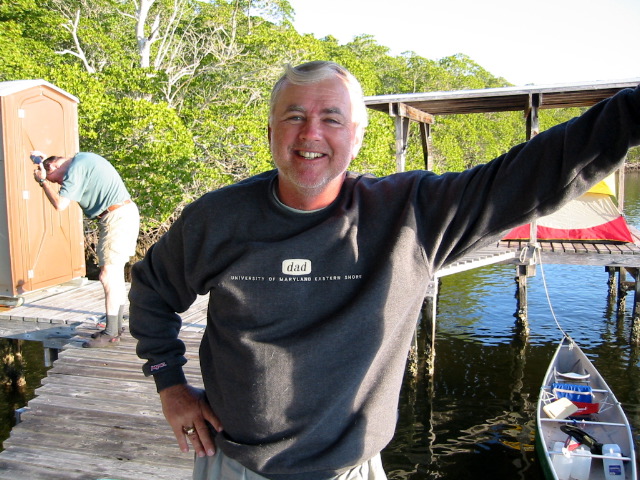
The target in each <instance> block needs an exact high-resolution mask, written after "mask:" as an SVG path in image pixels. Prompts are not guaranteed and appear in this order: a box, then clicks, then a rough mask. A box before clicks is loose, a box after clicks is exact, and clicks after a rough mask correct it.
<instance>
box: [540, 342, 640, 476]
mask: <svg viewBox="0 0 640 480" xmlns="http://www.w3.org/2000/svg"><path fill="white" fill-rule="evenodd" d="M536 450H537V452H538V458H539V459H540V461H541V466H542V469H543V471H544V474H545V478H547V479H548V480H569V479H576V480H587V479H588V480H601V479H602V480H637V473H636V460H635V449H634V445H633V437H632V435H631V427H630V425H629V421H628V419H627V416H626V415H625V413H624V411H623V410H622V406H621V405H620V403H619V402H618V400H617V399H616V397H615V395H614V394H613V391H612V390H611V388H609V386H608V385H607V383H606V382H605V380H604V378H602V375H600V373H599V372H598V370H597V369H596V368H595V367H594V366H593V364H592V363H591V361H589V359H588V358H587V357H586V356H585V354H584V353H583V352H582V350H580V347H578V345H577V344H576V343H575V342H574V341H573V340H572V339H571V338H570V337H569V336H568V335H565V336H564V337H563V338H562V341H561V342H560V344H559V345H558V348H557V350H556V352H555V354H554V356H553V359H552V360H551V363H550V364H549V368H548V369H547V373H546V374H545V377H544V381H543V382H542V386H541V388H540V395H539V397H538V405H537V412H536Z"/></svg>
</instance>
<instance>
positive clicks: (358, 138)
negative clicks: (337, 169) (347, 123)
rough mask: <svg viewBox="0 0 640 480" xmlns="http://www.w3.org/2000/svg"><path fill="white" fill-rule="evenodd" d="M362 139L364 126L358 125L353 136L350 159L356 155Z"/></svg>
mask: <svg viewBox="0 0 640 480" xmlns="http://www.w3.org/2000/svg"><path fill="white" fill-rule="evenodd" d="M363 140H364V128H360V127H358V128H357V129H356V131H355V134H354V136H353V148H352V149H351V160H353V159H354V158H356V157H357V156H358V152H359V151H360V148H361V147H362V141H363Z"/></svg>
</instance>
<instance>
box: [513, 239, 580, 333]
mask: <svg viewBox="0 0 640 480" xmlns="http://www.w3.org/2000/svg"><path fill="white" fill-rule="evenodd" d="M532 246H533V247H534V248H535V249H536V250H535V252H534V254H533V258H536V257H537V262H538V264H539V265H540V273H541V276H542V285H543V286H544V293H545V295H546V296H547V304H548V305H549V310H550V311H551V316H552V317H553V320H554V321H555V322H556V326H557V327H558V329H559V330H560V331H561V332H562V334H563V335H564V336H565V337H569V335H567V333H566V332H565V331H564V330H563V329H562V327H561V326H560V322H559V321H558V317H556V312H554V310H553V305H552V304H551V297H550V296H549V288H548V287H547V278H546V277H545V275H544V268H543V266H542V251H541V250H540V247H539V246H538V245H532ZM528 248H529V247H528ZM524 250H526V249H524ZM521 255H522V253H521Z"/></svg>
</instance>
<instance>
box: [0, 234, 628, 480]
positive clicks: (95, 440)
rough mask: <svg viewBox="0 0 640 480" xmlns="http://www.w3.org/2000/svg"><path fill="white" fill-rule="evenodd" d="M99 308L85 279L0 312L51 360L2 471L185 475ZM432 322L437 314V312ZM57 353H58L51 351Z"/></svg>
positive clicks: (174, 479)
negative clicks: (99, 340)
mask: <svg viewBox="0 0 640 480" xmlns="http://www.w3.org/2000/svg"><path fill="white" fill-rule="evenodd" d="M633 233H634V236H635V237H636V244H627V245H593V244H583V245H580V244H578V245H576V244H571V245H565V244H558V243H554V244H545V243H542V244H541V245H540V247H541V251H542V255H543V257H542V258H543V261H544V262H545V263H569V264H584V265H613V266H617V267H619V268H627V267H628V268H631V267H638V266H640V256H638V255H640V246H639V245H640V235H639V233H638V232H637V231H634V232H633ZM525 246H526V244H521V243H518V242H510V243H505V242H501V243H498V244H496V245H494V246H492V247H489V248H485V249H481V250H479V251H477V252H474V254H473V255H470V256H468V257H466V258H463V259H462V260H460V261H459V262H456V263H455V264H453V265H449V266H448V267H447V268H445V269H443V270H442V271H440V272H438V276H445V275H451V274H453V273H458V272H462V271H466V270H471V269H474V268H478V267H480V266H485V265H491V264H496V263H512V264H515V265H517V264H519V263H520V262H521V260H522V259H521V257H520V256H521V253H522V251H523V248H524V247H525ZM206 300H207V298H206V297H201V298H199V299H198V301H197V302H196V304H194V306H193V307H192V308H191V309H190V310H189V311H188V312H186V314H184V315H183V330H182V332H181V338H182V339H183V340H184V341H185V343H186V344H187V358H188V359H189V362H188V363H187V365H186V366H185V373H186V375H187V378H188V380H189V381H190V382H191V383H192V384H193V385H196V386H200V385H201V384H202V380H201V376H200V367H199V359H198V346H199V343H200V340H201V337H202V333H203V331H204V324H205V319H206V313H205V312H206ZM102 311H103V293H102V287H101V285H100V284H99V283H98V282H81V283H80V284H73V283H72V284H68V285H61V286H56V287H52V288H51V289H48V290H43V291H41V292H37V293H35V294H32V295H30V296H28V297H27V298H26V299H25V303H24V305H22V306H19V307H15V308H12V309H10V310H6V311H1V312H0V336H2V337H5V338H21V339H27V340H37V341H41V342H43V344H44V346H45V348H46V349H47V351H49V350H50V351H51V352H56V353H57V352H59V354H57V355H53V354H52V355H51V356H50V358H51V360H55V361H54V362H53V366H52V368H51V369H50V370H49V371H48V373H47V376H46V377H45V378H44V379H43V380H42V386H41V387H40V388H38V389H37V390H36V396H35V398H33V399H32V400H31V401H30V402H29V404H28V407H27V408H26V409H25V411H24V412H22V413H21V420H22V421H21V422H20V423H19V424H18V425H16V426H15V427H14V428H13V430H12V431H11V435H10V437H9V439H7V440H6V441H5V442H4V451H3V452H1V453H0V479H11V480H15V479H18V478H20V479H21V478H25V479H26V478H28V479H30V480H38V479H61V478H64V479H87V480H88V479H93V480H95V479H118V480H142V479H144V480H147V479H159V480H163V479H167V480H178V479H188V478H191V472H192V464H193V457H192V454H191V453H189V454H182V453H181V452H180V451H179V450H178V447H177V444H176V441H175V438H174V436H173V433H172V432H171V430H170V428H169V426H168V424H167V423H166V422H165V419H164V416H163V414H162V412H161V406H160V400H159V397H158V395H157V393H156V390H155V384H154V382H153V380H152V379H150V378H146V377H144V376H143V374H142V372H141V366H142V361H141V360H140V359H139V358H138V357H137V356H136V353H135V340H134V339H133V338H132V337H131V336H130V335H129V334H128V333H126V334H125V335H124V336H123V339H122V341H121V342H120V345H119V346H118V347H116V348H106V349H83V348H82V347H81V343H82V340H83V339H85V338H87V337H88V336H89V335H90V334H91V333H93V332H95V331H96V330H97V329H96V326H95V322H94V321H93V320H91V317H92V316H96V315H99V314H100V313H101V312H102ZM434 323H435V322H434ZM56 358H57V359H56Z"/></svg>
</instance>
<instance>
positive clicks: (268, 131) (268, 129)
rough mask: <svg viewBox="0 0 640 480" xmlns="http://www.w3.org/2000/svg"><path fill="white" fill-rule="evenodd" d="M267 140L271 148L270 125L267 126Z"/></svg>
mask: <svg viewBox="0 0 640 480" xmlns="http://www.w3.org/2000/svg"><path fill="white" fill-rule="evenodd" d="M267 140H268V141H269V146H271V125H267Z"/></svg>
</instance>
